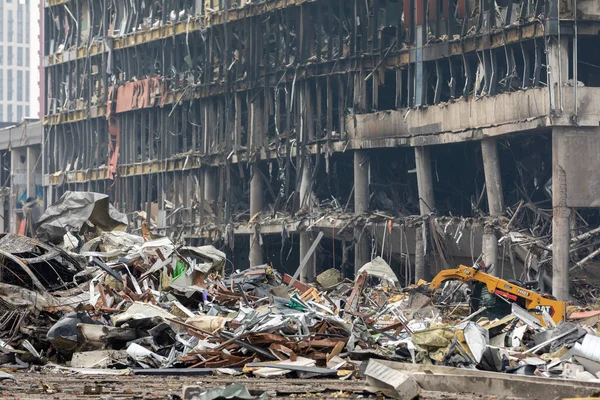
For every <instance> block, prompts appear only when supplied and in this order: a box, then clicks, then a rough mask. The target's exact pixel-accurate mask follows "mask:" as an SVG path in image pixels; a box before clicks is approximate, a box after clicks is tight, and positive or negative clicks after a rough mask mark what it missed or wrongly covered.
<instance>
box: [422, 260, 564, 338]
mask: <svg viewBox="0 0 600 400" xmlns="http://www.w3.org/2000/svg"><path fill="white" fill-rule="evenodd" d="M450 279H456V280H460V281H462V282H469V281H474V282H481V283H483V284H485V285H486V286H487V290H488V291H489V292H490V293H493V294H496V295H498V296H502V297H504V298H506V299H508V300H510V301H513V302H516V301H517V299H518V298H521V299H523V300H524V303H525V308H526V309H527V311H529V312H530V313H531V314H532V315H533V316H534V317H536V318H537V319H538V320H539V321H540V324H541V325H544V326H545V325H546V322H545V321H544V318H543V316H542V311H546V312H547V313H548V314H549V315H550V317H551V318H552V320H553V321H554V322H555V323H557V324H558V323H559V322H561V321H564V320H565V317H566V306H565V303H564V302H562V301H558V300H553V299H550V298H548V297H545V296H544V295H542V294H540V293H537V292H535V291H532V290H529V289H525V288H523V287H521V286H518V285H515V284H512V283H510V282H508V281H505V280H503V279H500V278H497V277H495V276H492V275H489V274H486V273H485V272H483V271H480V270H478V269H476V268H472V267H467V266H464V265H460V266H459V267H458V268H456V269H446V270H443V271H442V272H440V273H439V274H437V275H436V276H435V278H433V280H432V281H431V283H430V284H429V288H430V289H431V290H432V291H433V290H436V289H437V288H439V287H440V286H441V285H442V283H444V282H445V281H447V280H450Z"/></svg>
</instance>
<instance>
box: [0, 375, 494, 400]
mask: <svg viewBox="0 0 600 400" xmlns="http://www.w3.org/2000/svg"><path fill="white" fill-rule="evenodd" d="M12 374H13V376H15V377H16V378H17V380H18V381H19V384H16V383H14V382H12V381H8V380H4V381H2V382H0V395H1V396H3V397H4V398H12V399H56V400H63V399H64V400H75V399H104V400H111V399H171V400H175V399H178V398H180V396H181V394H182V388H183V387H184V386H187V385H200V386H202V387H205V388H207V389H208V388H214V387H222V386H226V385H228V384H231V383H234V382H238V383H241V384H243V385H246V387H248V389H249V390H250V392H251V393H252V394H259V392H262V391H266V392H267V394H268V395H269V398H272V399H303V398H304V399H306V398H314V399H369V398H370V399H378V398H379V399H381V398H382V396H381V395H379V396H378V395H376V394H370V393H368V392H366V391H364V387H365V381H361V380H347V381H340V380H336V379H285V378H279V379H263V378H247V377H231V376H75V375H69V374H58V373H44V372H17V373H12ZM420 399H428V400H455V399H456V400H459V399H464V400H483V399H485V400H488V399H489V396H478V395H471V394H448V393H440V392H423V393H422V394H421V396H420ZM495 399H498V400H499V399H500V397H496V398H495Z"/></svg>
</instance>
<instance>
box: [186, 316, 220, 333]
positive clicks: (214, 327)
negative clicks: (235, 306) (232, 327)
mask: <svg viewBox="0 0 600 400" xmlns="http://www.w3.org/2000/svg"><path fill="white" fill-rule="evenodd" d="M229 321H231V318H225V317H219V316H211V315H196V316H194V317H192V318H188V319H187V320H186V321H185V323H186V324H188V325H192V326H194V327H196V328H198V329H200V330H201V331H203V332H209V333H212V334H217V333H219V332H221V331H222V330H223V328H224V327H225V324H226V323H227V322H229Z"/></svg>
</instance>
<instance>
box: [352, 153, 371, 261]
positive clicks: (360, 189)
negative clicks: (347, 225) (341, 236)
mask: <svg viewBox="0 0 600 400" xmlns="http://www.w3.org/2000/svg"><path fill="white" fill-rule="evenodd" d="M368 210H369V155H368V153H367V151H365V150H356V151H355V152H354V214H355V215H361V214H364V213H366V212H367V211H368ZM354 237H355V239H356V245H355V248H354V271H358V270H359V269H360V268H361V267H362V266H363V265H365V264H366V263H368V262H369V261H371V252H370V250H369V248H370V246H369V244H370V243H369V235H368V233H367V230H366V229H365V230H364V231H363V229H362V227H356V228H354Z"/></svg>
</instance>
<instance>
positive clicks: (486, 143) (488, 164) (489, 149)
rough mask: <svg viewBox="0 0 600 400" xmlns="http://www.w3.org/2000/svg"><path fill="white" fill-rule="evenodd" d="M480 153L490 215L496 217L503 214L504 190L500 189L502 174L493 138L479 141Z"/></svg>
mask: <svg viewBox="0 0 600 400" xmlns="http://www.w3.org/2000/svg"><path fill="white" fill-rule="evenodd" d="M481 155H482V157H483V170H484V172H485V187H486V190H487V199H488V208H489V209H490V216H492V217H498V216H500V215H502V214H504V192H503V191H502V175H501V173H500V161H499V159H498V146H497V142H496V139H495V138H487V139H483V140H482V141H481Z"/></svg>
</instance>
